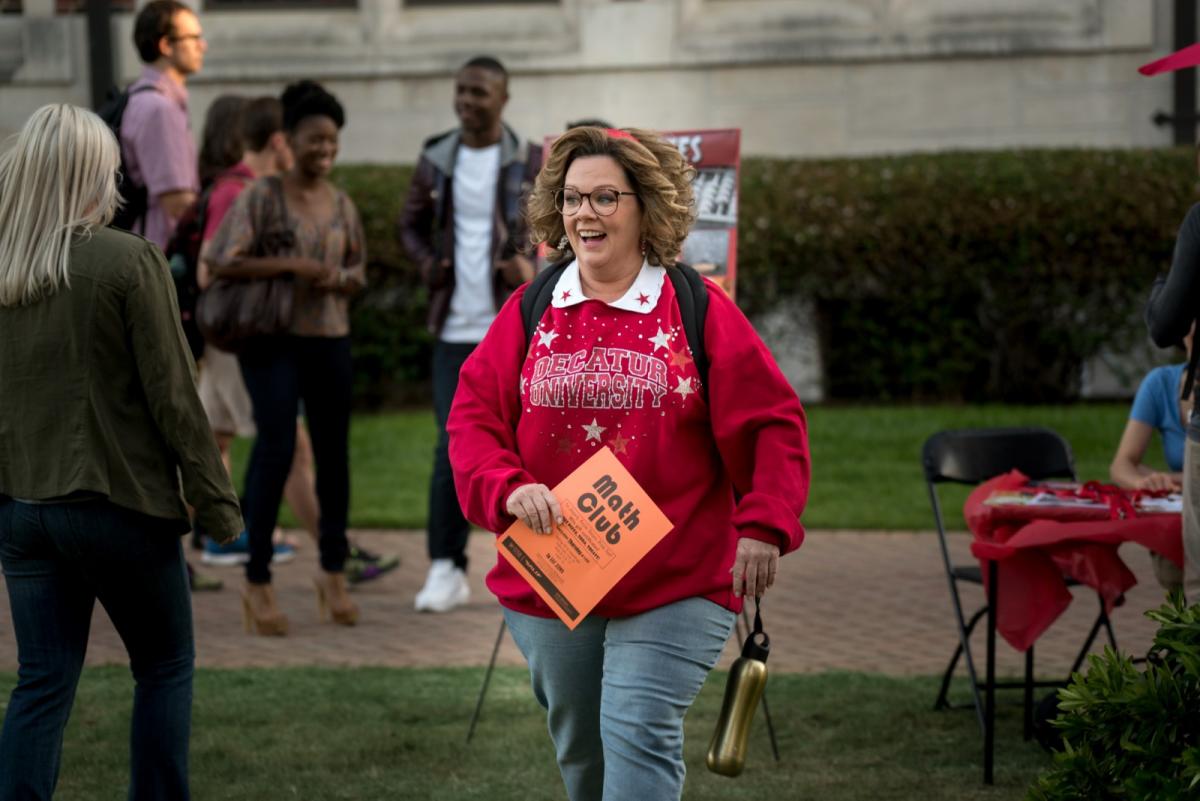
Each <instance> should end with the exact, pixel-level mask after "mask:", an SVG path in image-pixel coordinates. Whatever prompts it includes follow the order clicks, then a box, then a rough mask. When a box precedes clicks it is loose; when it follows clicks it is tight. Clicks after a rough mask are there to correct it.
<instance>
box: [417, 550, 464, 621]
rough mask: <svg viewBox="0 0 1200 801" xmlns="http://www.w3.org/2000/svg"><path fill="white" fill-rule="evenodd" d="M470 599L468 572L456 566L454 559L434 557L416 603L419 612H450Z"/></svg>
mask: <svg viewBox="0 0 1200 801" xmlns="http://www.w3.org/2000/svg"><path fill="white" fill-rule="evenodd" d="M469 600H471V588H470V587H469V586H468V585H467V574H466V573H464V572H463V570H462V569H461V568H458V567H455V566H454V560H452V559H434V560H433V564H432V565H430V567H429V575H428V576H426V577H425V586H424V587H422V588H421V591H420V592H418V593H417V599H416V602H415V604H414V605H415V606H416V608H417V611H418V612H449V611H450V610H451V609H454V608H455V607H458V606H463V605H464V604H466V603H467V601H469Z"/></svg>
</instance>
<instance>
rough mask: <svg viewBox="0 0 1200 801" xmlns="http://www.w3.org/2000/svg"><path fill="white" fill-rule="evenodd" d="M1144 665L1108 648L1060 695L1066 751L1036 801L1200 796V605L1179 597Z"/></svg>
mask: <svg viewBox="0 0 1200 801" xmlns="http://www.w3.org/2000/svg"><path fill="white" fill-rule="evenodd" d="M1146 615H1147V616H1148V617H1150V618H1151V619H1152V620H1155V621H1157V622H1158V623H1159V630H1158V633H1157V634H1156V635H1155V637H1154V647H1153V649H1152V650H1151V652H1150V654H1149V656H1148V657H1147V660H1146V663H1145V667H1144V668H1142V669H1138V668H1137V667H1136V666H1134V664H1133V662H1132V660H1131V659H1130V658H1129V657H1128V656H1125V655H1122V654H1118V653H1116V652H1115V651H1114V650H1113V649H1111V648H1106V649H1105V651H1104V654H1103V656H1092V657H1089V662H1090V665H1089V669H1088V671H1087V673H1086V674H1079V673H1077V674H1075V676H1074V677H1073V678H1072V681H1071V684H1070V686H1068V687H1067V688H1065V689H1063V690H1061V691H1060V692H1059V709H1060V711H1061V714H1060V715H1059V717H1058V719H1057V720H1056V721H1055V725H1056V726H1058V727H1059V728H1060V729H1061V730H1062V733H1063V738H1064V743H1063V750H1062V751H1060V752H1058V753H1057V754H1055V757H1054V766H1053V767H1052V768H1051V769H1050V770H1049V771H1047V772H1046V773H1045V774H1043V775H1042V776H1041V777H1040V778H1039V779H1038V781H1037V782H1036V783H1035V784H1034V786H1033V787H1032V788H1031V789H1030V791H1029V795H1028V798H1029V799H1031V801H1067V799H1072V801H1073V800H1074V799H1088V800H1089V801H1109V800H1110V799H1111V800H1112V801H1118V800H1119V801H1184V800H1185V799H1195V798H1198V797H1200V604H1197V605H1195V606H1191V607H1187V606H1185V604H1184V602H1183V597H1182V596H1181V595H1180V594H1179V593H1175V594H1173V595H1172V597H1171V598H1170V600H1169V601H1168V602H1167V603H1166V604H1164V605H1163V606H1162V607H1161V608H1159V609H1156V610H1151V611H1149V612H1147V613H1146Z"/></svg>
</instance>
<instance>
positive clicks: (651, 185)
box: [526, 127, 696, 266]
mask: <svg viewBox="0 0 1200 801" xmlns="http://www.w3.org/2000/svg"><path fill="white" fill-rule="evenodd" d="M623 131H624V133H627V134H629V136H613V135H611V134H609V133H608V132H607V131H606V129H604V128H594V127H583V128H572V129H571V130H570V131H567V132H566V133H565V134H563V135H562V136H560V137H559V138H558V139H556V140H554V144H553V145H551V147H550V155H549V157H548V158H547V159H546V163H545V165H543V167H542V171H541V172H540V173H538V177H537V182H536V183H535V184H534V187H533V192H532V193H531V194H530V196H529V204H528V206H527V208H526V213H527V214H528V216H529V231H530V238H531V239H532V240H533V243H534V245H538V244H541V243H542V242H545V243H547V244H548V245H549V246H550V258H551V260H557V259H560V258H562V257H563V256H565V255H568V254H570V253H571V246H570V245H569V244H567V245H564V246H563V247H559V245H560V244H561V243H562V241H563V239H564V237H565V236H566V228H565V226H564V225H563V218H562V213H561V212H560V211H559V210H558V209H557V208H556V207H555V205H554V195H555V193H556V192H557V191H558V190H559V189H561V188H562V187H563V183H564V182H565V180H566V176H567V170H568V169H569V168H570V166H571V163H572V162H574V161H575V159H578V158H585V157H587V156H609V157H610V158H612V159H613V160H614V161H616V162H617V163H618V164H620V165H621V168H622V169H623V170H625V175H626V177H627V178H628V179H629V183H630V185H631V186H632V188H633V191H634V192H635V193H636V194H637V196H638V202H639V203H641V210H642V223H641V229H642V241H643V242H645V244H646V260H647V261H649V262H650V264H653V265H662V266H670V265H672V264H674V263H675V261H676V259H677V258H678V257H679V254H680V252H681V249H682V247H683V240H684V238H685V237H686V236H687V235H688V231H689V230H690V229H691V227H692V223H693V222H694V221H695V219H696V211H695V202H694V200H693V196H692V179H693V178H695V175H696V170H695V169H694V168H693V167H692V166H691V165H690V164H688V163H687V161H686V160H685V159H684V158H683V156H682V154H680V152H679V149H678V148H677V147H675V146H674V145H673V144H671V143H670V142H668V141H666V140H665V139H663V138H662V137H661V136H659V135H658V134H655V133H653V132H651V131H646V130H642V129H640V128H625V129H623Z"/></svg>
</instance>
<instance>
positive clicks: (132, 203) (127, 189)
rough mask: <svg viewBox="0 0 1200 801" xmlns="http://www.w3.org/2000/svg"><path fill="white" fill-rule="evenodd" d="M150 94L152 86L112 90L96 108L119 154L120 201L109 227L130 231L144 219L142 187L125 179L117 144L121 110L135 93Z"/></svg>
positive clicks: (145, 205) (145, 200)
mask: <svg viewBox="0 0 1200 801" xmlns="http://www.w3.org/2000/svg"><path fill="white" fill-rule="evenodd" d="M151 91H152V92H157V91H158V90H157V89H156V88H155V87H154V86H153V85H144V86H139V87H137V88H136V89H132V90H131V89H130V88H129V87H126V88H125V89H124V90H118V89H117V88H116V87H114V88H112V89H109V90H108V97H106V98H105V100H104V102H103V103H102V104H101V105H100V108H98V109H96V114H97V115H98V116H99V117H100V119H102V120H104V122H105V124H106V125H108V127H109V130H111V131H112V132H113V136H115V137H116V138H117V147H118V148H120V151H121V183H120V186H119V187H118V189H119V191H120V194H121V201H122V202H121V205H120V207H119V208H118V209H117V213H116V215H115V216H114V217H113V221H112V226H113V227H114V228H121V229H123V230H126V231H132V230H133V227H134V226H135V225H136V224H137V223H138V221H139V220H141V219H142V218H143V217H145V216H146V209H148V208H149V197H148V195H147V193H146V187H145V186H142V185H140V184H135V183H134V182H133V181H132V179H130V177H129V170H127V169H126V167H125V148H124V147H123V146H122V145H121V120H122V119H123V118H124V117H125V107H126V106H127V105H129V98H130V97H132V96H133V95H136V94H138V93H139V92H151Z"/></svg>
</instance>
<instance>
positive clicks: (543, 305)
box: [521, 257, 708, 388]
mask: <svg viewBox="0 0 1200 801" xmlns="http://www.w3.org/2000/svg"><path fill="white" fill-rule="evenodd" d="M573 260H574V259H572V258H570V257H568V258H565V259H562V260H561V261H557V262H555V263H554V264H551V265H550V266H549V267H547V268H546V269H545V270H543V271H542V272H541V273H539V274H538V275H537V277H535V278H534V279H533V281H532V282H531V283H530V284H529V288H528V289H526V290H525V295H524V296H523V297H522V298H521V319H523V320H524V321H525V349H526V350H528V349H529V343H530V342H531V341H532V340H533V334H534V332H535V331H537V327H538V323H540V322H541V321H542V315H544V314H545V313H546V309H547V308H548V307H549V306H550V301H551V299H552V298H553V295H554V285H555V284H556V283H558V277H559V276H560V275H562V272H563V270H565V269H566V268H567V265H569V264H570V263H571V262H572V261H573ZM667 277H668V278H670V279H671V284H672V285H673V286H674V287H675V302H676V303H677V304H679V316H680V317H682V318H683V332H684V334H685V335H686V336H687V342H688V347H690V348H691V349H692V358H693V359H694V360H695V362H696V370H697V371H699V373H700V384H701V387H702V388H707V387H708V356H707V353H706V351H705V350H704V318H705V315H707V314H708V290H706V289H705V288H704V279H703V278H702V277H700V273H698V272H696V271H695V270H694V269H692V267H691V265H688V264H684V263H683V262H677V263H676V264H675V267H674V268H668V269H667Z"/></svg>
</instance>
